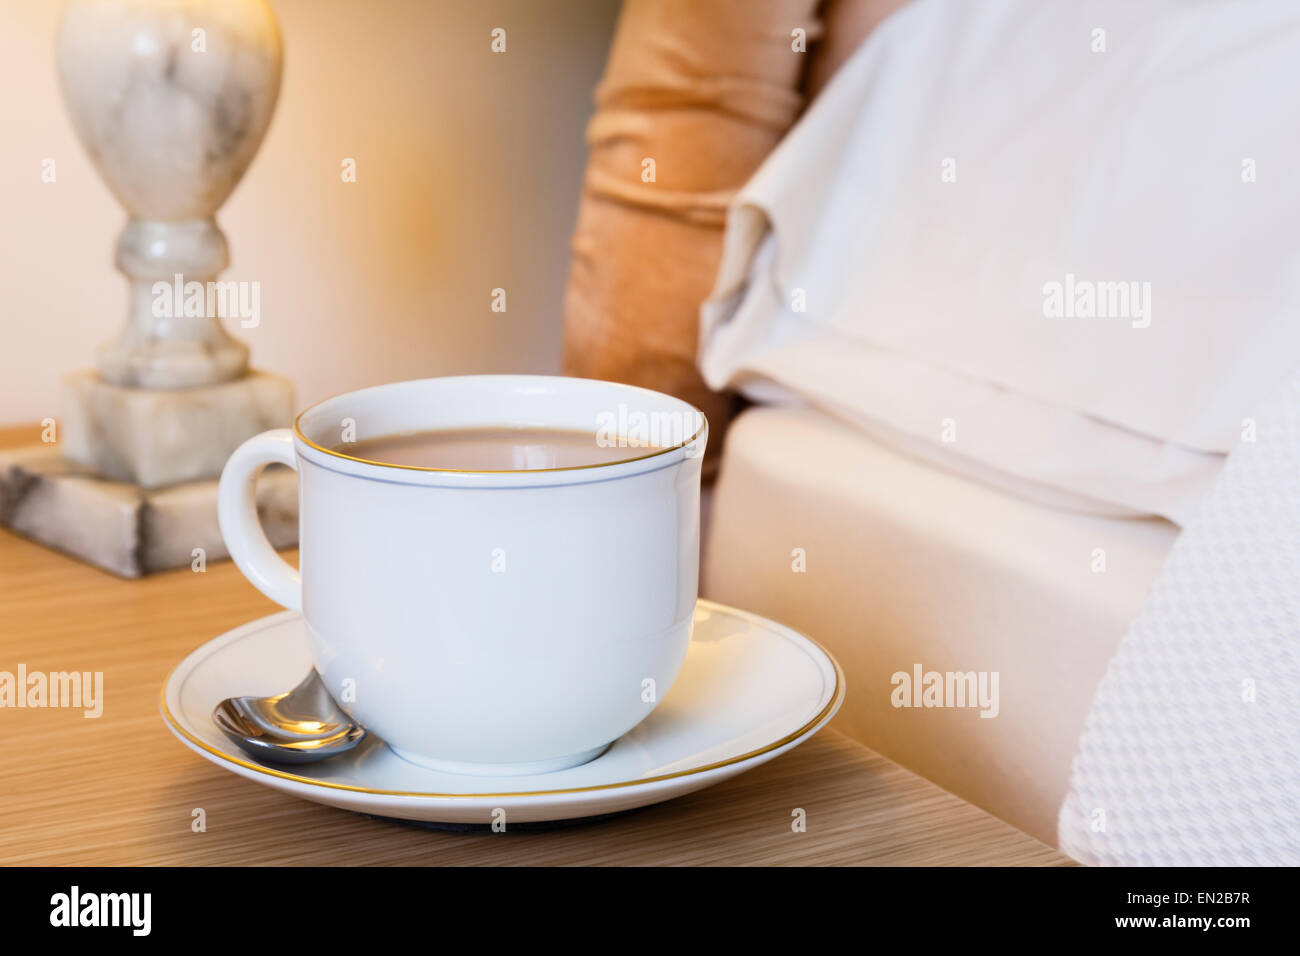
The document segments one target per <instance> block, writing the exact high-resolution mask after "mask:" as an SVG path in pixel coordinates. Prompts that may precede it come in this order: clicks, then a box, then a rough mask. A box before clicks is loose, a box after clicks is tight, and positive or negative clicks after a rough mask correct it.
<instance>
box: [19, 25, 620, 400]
mask: <svg viewBox="0 0 1300 956" xmlns="http://www.w3.org/2000/svg"><path fill="white" fill-rule="evenodd" d="M272 3H273V5H274V6H275V9H276V13H277V15H278V16H279V18H280V23H281V27H282V29H283V32H284V41H285V72H284V81H283V86H282V88H281V94H280V103H279V107H278V108H277V112H276V115H275V118H274V120H273V121H272V124H271V130H270V132H269V134H268V135H267V138H266V141H265V143H264V144H263V147H262V150H261V152H260V153H259V154H258V157H257V159H255V160H254V162H253V165H252V168H251V169H250V170H249V172H248V175H247V176H246V177H245V179H244V181H243V183H242V184H241V185H240V186H239V188H238V189H237V190H236V192H235V194H234V195H233V196H232V197H231V199H230V201H229V202H228V203H227V204H226V206H225V207H224V208H223V210H222V212H221V213H219V214H218V221H219V223H220V224H221V226H222V228H223V229H224V230H225V231H226V233H227V235H228V237H229V239H230V243H231V258H232V262H231V268H230V269H229V270H228V271H227V272H226V273H225V278H229V279H241V280H248V281H253V280H256V281H258V282H260V283H261V313H262V320H261V325H260V326H259V327H258V328H256V329H250V330H240V329H239V328H238V321H237V320H236V321H234V322H233V323H232V324H231V327H232V331H233V332H234V333H235V334H236V335H239V336H241V337H242V338H243V339H244V341H246V342H247V343H248V344H249V345H250V346H251V348H252V353H253V361H254V364H256V365H258V366H261V367H263V368H268V369H271V370H274V371H278V372H282V373H284V374H287V375H289V376H290V377H291V378H292V379H293V380H294V382H295V384H296V385H297V389H298V402H299V404H300V405H304V404H308V403H310V402H313V401H315V400H317V399H319V398H323V397H326V396H328V395H332V394H335V393H337V392H340V391H345V390H348V389H352V388H357V387H360V386H364V385H370V384H375V383H378V382H384V381H392V380H397V379H403V378H413V377H420V376H427V375H440V374H453V373H457V372H486V371H539V372H553V371H555V370H556V369H557V368H558V364H559V353H560V308H561V301H562V294H563V288H564V280H565V272H566V268H567V260H568V238H569V233H570V231H571V229H572V226H573V218H574V213H575V210H576V205H577V196H578V187H579V182H580V179H581V173H582V164H583V159H584V146H583V138H582V134H583V128H584V125H585V123H586V120H587V117H588V116H589V114H590V112H591V90H592V87H593V86H594V84H595V82H596V81H597V79H598V78H599V75H600V70H601V67H602V65H603V63H604V57H605V52H606V49H607V47H608V44H609V39H610V36H611V34H612V30H613V24H614V20H615V17H616V16H617V12H618V5H617V3H616V2H615V0H472V2H471V0H366V2H361V0H272ZM60 8H61V4H59V3H57V2H52V0H5V3H4V4H3V6H2V7H0V88H3V89H4V90H5V91H6V92H5V95H4V97H3V98H0V217H2V219H3V228H0V301H2V302H3V303H4V310H5V312H4V315H3V316H2V317H0V328H2V329H3V339H2V344H0V371H2V373H3V374H0V424H5V423H14V422H23V421H33V420H37V419H40V418H42V417H44V416H46V415H56V414H57V410H58V377H59V375H60V374H61V373H62V372H63V371H65V370H68V369H74V368H79V367H86V366H89V365H92V364H93V361H94V358H93V356H94V349H95V347H96V346H97V345H98V344H99V343H100V342H102V341H103V340H105V339H107V338H108V337H109V336H110V335H111V334H112V333H114V332H115V330H116V328H117V326H118V324H119V323H120V322H121V321H122V319H123V316H124V314H125V308H126V294H125V282H124V280H123V279H122V277H121V276H120V275H118V274H117V273H116V272H115V271H114V269H113V267H112V249H113V243H114V242H115V240H116V237H117V233H118V231H119V230H120V229H121V227H122V224H123V222H124V214H123V213H122V211H121V210H120V208H119V207H118V206H117V205H116V203H115V202H114V200H113V199H112V197H111V196H110V195H109V193H108V190H107V189H106V188H105V187H104V185H103V184H102V183H101V182H100V181H99V179H98V176H97V174H96V173H95V171H94V169H93V168H92V167H91V166H90V163H89V161H88V160H87V158H86V156H85V154H84V153H83V152H82V150H81V147H80V145H79V144H78V143H77V141H76V139H75V138H74V136H73V133H72V129H71V127H70V125H69V123H68V121H67V119H66V116H65V113H64V110H63V106H62V103H61V101H60V98H59V91H58V84H57V80H56V77H55V72H54V62H53V55H52V48H53V38H54V33H55V28H56V24H57V20H58V14H59V10H60ZM497 26H501V27H505V28H506V30H507V38H508V52H507V53H505V54H504V55H496V54H493V53H491V52H490V50H489V41H490V37H489V33H490V31H491V30H492V28H494V27H497ZM47 157H49V158H53V159H54V160H55V163H56V172H57V181H56V182H55V183H53V184H45V183H42V182H41V163H42V160H43V159H45V158H47ZM344 157H353V158H355V159H356V161H357V178H358V181H357V183H355V184H345V183H343V182H342V180H341V178H340V175H339V172H340V162H341V161H342V159H343V158H344ZM495 287H503V288H505V289H506V290H507V305H508V311H507V312H505V313H504V314H502V313H496V312H492V311H491V309H490V304H491V290H492V289H493V288H495Z"/></svg>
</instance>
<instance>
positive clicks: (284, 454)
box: [217, 428, 302, 611]
mask: <svg viewBox="0 0 1300 956" xmlns="http://www.w3.org/2000/svg"><path fill="white" fill-rule="evenodd" d="M272 463H279V464H281V465H288V466H289V467H290V468H293V469H294V470H295V471H296V470H297V468H298V462H297V459H296V457H295V455H294V450H293V432H291V431H290V430H289V429H287V428H276V429H272V430H271V431H269V432H262V434H260V435H254V436H253V437H252V438H250V439H249V440H248V441H246V442H244V443H243V444H242V445H240V446H239V447H238V448H236V449H235V453H234V454H233V455H231V456H230V460H229V461H227V462H226V467H225V468H223V469H222V471H221V484H220V487H219V488H218V491H217V523H218V524H219V525H220V526H221V536H222V537H223V538H225V540H226V548H227V549H228V550H229V551H230V556H231V557H232V558H233V559H234V561H235V564H236V565H237V566H238V567H239V570H240V571H242V572H243V573H244V577H246V578H248V580H249V581H251V582H252V583H253V586H254V587H255V588H257V589H258V590H259V591H261V592H262V593H263V594H265V595H266V596H267V597H269V598H270V599H271V600H272V601H274V602H275V603H277V604H282V605H284V606H285V607H287V608H288V609H289V610H291V611H301V610H302V576H301V575H300V574H299V573H298V569H297V568H295V567H294V566H293V565H292V564H290V563H289V562H288V561H286V560H284V558H282V557H280V556H279V555H278V554H276V553H275V549H274V548H272V547H271V542H269V541H267V540H266V533H265V532H264V531H263V530H262V523H261V521H259V520H258V517H257V498H256V495H255V493H254V487H255V483H256V481H257V476H258V474H259V473H260V472H261V470H262V469H263V468H265V467H266V466H267V465H269V464H272Z"/></svg>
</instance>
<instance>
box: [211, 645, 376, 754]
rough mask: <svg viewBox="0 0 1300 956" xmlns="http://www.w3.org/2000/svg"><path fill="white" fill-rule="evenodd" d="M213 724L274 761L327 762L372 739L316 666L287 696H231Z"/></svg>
mask: <svg viewBox="0 0 1300 956" xmlns="http://www.w3.org/2000/svg"><path fill="white" fill-rule="evenodd" d="M212 720H213V722H214V723H215V724H216V725H217V726H218V727H220V728H221V731H222V732H223V733H224V734H225V735H226V736H227V737H229V738H230V739H231V740H232V741H234V742H235V744H236V745H237V746H238V747H239V748H240V749H241V750H243V751H244V753H246V754H248V755H249V756H251V757H253V758H255V759H257V760H260V761H264V762H270V763H288V764H303V763H314V762H316V761H317V760H327V759H329V758H330V757H335V756H337V755H339V754H341V753H346V752H347V751H349V750H351V749H352V748H354V747H355V746H357V744H359V743H361V741H362V740H364V739H365V738H366V729H365V728H364V727H362V726H361V725H360V724H358V723H357V722H356V721H354V720H353V719H352V718H351V717H349V716H348V715H347V714H346V713H344V712H343V710H342V709H341V708H340V707H339V705H338V704H336V703H335V702H334V698H332V697H331V696H330V694H329V691H327V690H326V689H325V685H324V684H323V683H322V682H321V679H320V676H319V675H318V674H317V673H316V670H315V669H314V668H313V669H312V670H311V671H310V672H309V673H308V674H307V676H306V677H304V678H303V680H302V682H301V683H300V684H299V685H298V686H297V687H295V688H294V689H293V690H291V691H289V692H287V693H284V694H278V695H276V696H275V697H227V698H226V699H225V700H223V701H222V702H221V703H219V704H218V705H217V706H216V709H215V710H213V711H212Z"/></svg>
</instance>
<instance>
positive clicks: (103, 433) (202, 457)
mask: <svg viewBox="0 0 1300 956" xmlns="http://www.w3.org/2000/svg"><path fill="white" fill-rule="evenodd" d="M291 421H293V384H292V383H291V382H290V381H289V380H288V379H287V378H284V377H282V376H279V375H272V374H270V373H268V372H256V371H250V372H247V373H246V374H244V375H242V376H240V377H239V378H237V379H234V380H232V381H229V382H222V383H220V384H217V385H201V386H196V387H194V388H167V389H164V388H158V389H154V388H131V387H129V386H123V385H114V384H112V383H110V382H106V381H105V380H104V379H103V378H101V377H100V376H99V374H98V373H97V372H73V373H72V374H70V375H67V376H65V377H64V380H63V408H62V413H61V417H60V418H59V421H58V426H59V427H58V439H59V444H60V446H61V447H62V449H63V454H64V455H65V456H66V457H67V458H68V460H69V461H73V462H76V463H77V464H79V465H82V466H84V467H86V468H90V469H93V470H94V471H95V472H97V473H98V474H100V475H103V476H104V477H106V478H111V479H114V480H116V481H125V482H129V483H131V484H133V485H139V486H140V487H141V488H161V487H163V486H166V485H174V484H177V483H179V482H183V481H194V480H197V479H200V478H211V477H214V476H216V475H220V474H221V469H222V467H224V466H225V464H226V459H228V458H229V457H230V454H231V452H233V451H234V450H235V449H236V448H238V447H239V446H240V445H241V444H242V443H243V442H244V441H246V440H247V439H249V438H251V437H253V436H254V435H256V434H257V433H258V432H264V431H266V430H267V429H268V428H283V427H286V426H287V425H288V424H289V423H290V422H291Z"/></svg>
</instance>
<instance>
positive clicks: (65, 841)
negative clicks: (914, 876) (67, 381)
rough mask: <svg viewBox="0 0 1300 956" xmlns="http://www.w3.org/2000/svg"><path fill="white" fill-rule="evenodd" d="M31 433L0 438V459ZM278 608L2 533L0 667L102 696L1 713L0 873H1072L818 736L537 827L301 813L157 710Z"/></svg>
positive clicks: (221, 587)
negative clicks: (223, 646)
mask: <svg viewBox="0 0 1300 956" xmlns="http://www.w3.org/2000/svg"><path fill="white" fill-rule="evenodd" d="M35 435H36V431H35V430H34V429H7V430H0V445H3V444H15V443H17V442H18V441H20V440H30V439H33V438H34V437H35ZM276 609H277V608H276V607H275V606H274V605H273V604H271V602H270V601H268V600H267V599H266V598H264V597H263V596H262V595H261V594H260V593H258V592H257V591H256V590H255V589H254V588H253V587H252V586H251V585H250V584H248V583H247V582H246V581H245V580H244V579H243V578H242V577H241V576H240V574H239V572H238V571H237V570H236V569H235V567H234V566H233V565H232V564H230V563H229V562H222V563H219V564H212V565H209V566H208V568H207V570H206V571H205V572H203V573H196V572H193V571H191V570H189V569H183V570H179V571H173V572H168V573H165V574H160V575H156V576H153V577H149V578H145V579H143V580H139V581H123V580H119V579H117V578H115V577H113V576H111V575H109V574H106V573H104V572H101V571H98V570H96V569H94V568H92V567H89V566H87V565H84V564H81V563H79V562H77V561H75V560H73V559H71V558H67V557H64V556H62V555H59V554H56V553H54V552H52V551H49V550H46V549H45V548H43V547H41V546H39V545H36V544H33V543H31V542H29V541H25V540H23V539H21V538H19V537H17V536H15V535H13V534H11V533H9V532H7V531H0V671H8V672H10V673H16V672H17V669H18V665H19V664H24V665H26V668H27V670H28V672H34V671H46V672H48V671H71V670H77V671H103V673H104V698H105V703H104V709H103V715H102V716H101V717H99V718H98V719H87V718H85V717H84V716H83V714H82V712H81V711H80V710H62V709H11V708H3V709H0V781H2V782H0V864H6V865H13V864H25V865H39V864H44V865H65V864H76V865H120V864H196V865H223V864H245V865H256V864H318V865H332V864H343V865H362V864H413V865H418V864H488V865H497V864H539V865H541V864H649V865H654V864H667V865H681V864H685V865H694V864H742V865H743V864H887V865H912V864H930V865H943V864H954V865H1015V864H1026V865H1068V864H1069V862H1070V861H1069V860H1068V859H1067V858H1066V857H1064V856H1062V855H1061V854H1059V853H1057V852H1056V851H1055V850H1052V849H1051V848H1049V847H1047V846H1045V845H1043V844H1042V843H1039V842H1038V841H1037V840H1034V839H1033V838H1032V837H1029V836H1027V835H1025V834H1023V833H1021V832H1020V831H1018V830H1016V829H1014V828H1012V827H1011V826H1009V825H1007V824H1005V823H1003V822H1001V821H999V820H997V819H995V818H994V817H991V816H989V815H988V814H987V813H985V812H984V811H982V810H979V809H977V808H976V807H974V806H972V805H971V804H968V803H966V802H964V801H962V800H960V799H958V798H957V797H955V796H953V795H952V794H949V793H947V792H945V791H944V790H941V789H940V788H939V787H937V786H935V785H934V784H932V783H929V782H928V781H926V780H924V779H922V778H921V777H918V776H916V775H915V774H913V773H911V772H909V771H907V770H904V769H903V768H902V767H899V766H898V765H896V764H893V763H891V762H890V761H888V760H886V759H884V758H883V757H881V756H879V755H877V754H875V753H873V752H872V751H869V750H867V749H866V748H864V747H862V746H860V745H858V744H857V743H855V742H853V741H851V740H849V739H848V738H847V737H845V736H844V735H842V734H839V733H838V732H836V731H835V730H834V729H833V728H832V729H826V730H823V731H822V732H821V733H820V734H818V735H817V736H816V737H815V738H813V739H812V740H811V741H809V742H807V743H806V744H804V745H803V746H801V747H799V748H797V749H796V750H794V751H792V752H790V753H788V754H785V755H783V756H781V757H778V758H776V759H775V760H773V761H772V762H771V763H768V764H766V765H764V766H762V767H760V768H758V769H756V770H753V771H750V772H749V773H746V774H743V775H741V776H740V777H737V778H735V779H733V780H730V781H727V782H725V783H722V784H720V785H718V786H716V787H713V788H710V789H706V790H703V791H700V792H698V793H695V794H691V795H689V796H685V797H681V798H679V799H677V800H673V801H670V802H668V803H665V804H660V805H658V806H653V807H647V808H645V809H642V810H635V811H632V812H630V813H626V814H623V815H621V816H617V817H614V818H610V819H606V820H603V821H598V822H595V823H591V824H584V825H577V826H569V827H564V828H559V829H554V830H524V831H520V830H515V831H507V832H506V833H500V834H495V833H491V832H489V831H482V832H470V833H450V832H442V831H433V830H426V829H421V828H417V827H413V826H406V825H402V824H397V823H391V822H385V821H380V820H374V819H370V818H366V817H363V816H360V815H357V814H352V813H348V812H346V811H343V810H336V809H333V808H330V807H323V806H319V805H317V804H313V803H307V802H305V801H302V800H298V799H296V798H294V797H291V796H288V795H286V794H281V793H277V792H275V791H272V790H270V789H267V788H265V787H262V786H259V785H257V784H255V783H253V782H251V781H248V780H243V779H240V778H238V777H236V776H234V775H233V774H230V773H227V772H225V771H223V770H221V769H220V768H218V767H216V766H214V765H213V764H211V763H209V762H207V761H206V760H203V759H201V758H200V757H198V756H197V755H195V754H193V753H191V752H190V751H189V750H187V749H186V748H185V747H184V746H182V745H181V743H180V742H179V741H178V740H176V739H175V738H174V737H172V735H171V734H170V733H169V732H168V730H167V729H166V728H165V727H164V726H163V722H162V719H161V718H160V717H159V714H158V691H159V688H160V686H161V684H162V681H163V679H164V678H165V677H166V675H167V674H168V673H169V672H170V670H171V669H172V667H173V666H175V664H176V663H177V662H178V661H179V660H180V659H181V658H182V657H184V656H185V655H186V654H187V653H189V652H190V651H191V650H193V649H194V648H195V647H196V646H198V645H199V644H201V643H202V642H203V641H206V640H208V639H209V638H212V637H214V636H216V635H217V634H220V633H221V632H222V631H225V630H227V629H229V628H232V627H235V626H236V625H239V624H242V623H244V622H246V621H249V620H251V619H253V618H255V617H258V616H261V615H263V614H268V613H270V612H272V611H274V610H276ZM849 692H850V693H852V687H850V689H849ZM200 807H201V808H202V809H203V810H204V811H205V815H206V823H207V829H206V831H205V832H200V833H196V832H193V831H192V830H191V822H192V820H193V816H192V812H193V810H194V809H195V808H200ZM796 807H800V808H803V809H804V810H805V811H806V815H807V816H806V819H807V829H806V832H802V833H796V832H794V831H793V829H792V827H791V819H792V818H791V811H792V810H793V809H794V808H796Z"/></svg>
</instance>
